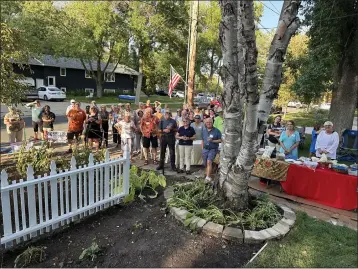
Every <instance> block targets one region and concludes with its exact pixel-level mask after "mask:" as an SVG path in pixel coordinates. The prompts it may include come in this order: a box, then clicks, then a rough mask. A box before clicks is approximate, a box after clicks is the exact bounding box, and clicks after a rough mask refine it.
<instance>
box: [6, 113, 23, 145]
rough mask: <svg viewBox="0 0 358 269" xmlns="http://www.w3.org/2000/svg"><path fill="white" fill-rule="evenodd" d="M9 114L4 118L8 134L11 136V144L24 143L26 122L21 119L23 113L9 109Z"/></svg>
mask: <svg viewBox="0 0 358 269" xmlns="http://www.w3.org/2000/svg"><path fill="white" fill-rule="evenodd" d="M8 109H9V112H8V113H6V114H5V116H4V124H5V125H6V132H7V133H8V135H9V142H10V143H15V142H22V139H23V133H24V130H23V129H24V127H25V122H24V120H23V119H22V117H21V114H22V113H21V111H20V110H17V109H16V108H15V107H13V106H10V107H8Z"/></svg>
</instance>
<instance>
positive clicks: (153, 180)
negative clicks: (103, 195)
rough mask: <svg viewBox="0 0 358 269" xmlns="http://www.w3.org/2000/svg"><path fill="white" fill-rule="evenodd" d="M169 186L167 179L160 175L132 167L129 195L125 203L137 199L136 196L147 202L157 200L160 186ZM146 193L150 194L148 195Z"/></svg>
mask: <svg viewBox="0 0 358 269" xmlns="http://www.w3.org/2000/svg"><path fill="white" fill-rule="evenodd" d="M166 185H167V183H166V179H165V177H164V176H163V175H158V174H156V173H155V172H154V171H149V172H146V171H144V170H141V171H140V172H139V170H138V168H137V167H136V166H134V165H132V167H131V169H130V173H129V194H128V195H127V196H126V197H125V199H124V202H126V203H128V202H130V201H133V200H134V199H135V195H136V194H137V195H138V197H139V198H140V199H141V200H143V201H145V199H146V198H151V199H153V198H156V197H157V196H158V192H157V191H156V189H157V188H158V187H159V186H162V187H163V188H165V186H166ZM145 192H150V194H146V193H145Z"/></svg>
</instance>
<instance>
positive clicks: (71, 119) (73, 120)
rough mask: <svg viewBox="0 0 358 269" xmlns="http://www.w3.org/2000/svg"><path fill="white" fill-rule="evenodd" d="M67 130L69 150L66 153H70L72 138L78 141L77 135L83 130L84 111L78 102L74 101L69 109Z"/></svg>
mask: <svg viewBox="0 0 358 269" xmlns="http://www.w3.org/2000/svg"><path fill="white" fill-rule="evenodd" d="M67 118H68V132H67V141H68V144H69V147H70V148H69V150H68V151H67V153H72V144H73V140H74V138H76V142H77V141H78V138H79V136H80V135H81V134H82V132H83V124H84V122H85V120H86V112H85V111H84V110H82V109H81V107H80V103H79V102H76V103H75V104H74V107H73V109H71V110H70V111H69V112H68V114H67Z"/></svg>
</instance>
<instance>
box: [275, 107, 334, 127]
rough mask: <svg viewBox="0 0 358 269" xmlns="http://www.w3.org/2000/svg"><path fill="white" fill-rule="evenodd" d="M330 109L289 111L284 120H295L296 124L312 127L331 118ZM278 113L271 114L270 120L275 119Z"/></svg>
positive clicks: (283, 117)
mask: <svg viewBox="0 0 358 269" xmlns="http://www.w3.org/2000/svg"><path fill="white" fill-rule="evenodd" d="M328 113H329V111H328V110H310V111H306V110H300V111H298V112H292V113H287V114H286V115H284V116H282V119H283V120H286V121H287V120H293V121H294V122H295V125H296V126H306V127H307V126H309V127H312V126H314V125H315V124H316V123H321V124H323V123H324V122H325V121H327V120H329V116H328ZM275 116H276V115H271V116H270V118H269V122H270V121H272V120H273V118H274V117H275Z"/></svg>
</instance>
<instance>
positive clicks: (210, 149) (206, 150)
mask: <svg viewBox="0 0 358 269" xmlns="http://www.w3.org/2000/svg"><path fill="white" fill-rule="evenodd" d="M205 127H206V128H204V129H203V141H202V148H203V151H202V156H203V165H204V167H206V177H205V181H208V182H210V181H211V171H212V163H213V161H214V159H215V157H216V154H217V153H218V152H219V144H220V143H221V132H220V131H219V130H218V129H217V128H215V127H213V120H212V119H211V118H207V119H205Z"/></svg>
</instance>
